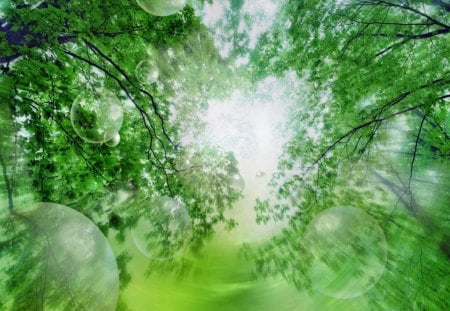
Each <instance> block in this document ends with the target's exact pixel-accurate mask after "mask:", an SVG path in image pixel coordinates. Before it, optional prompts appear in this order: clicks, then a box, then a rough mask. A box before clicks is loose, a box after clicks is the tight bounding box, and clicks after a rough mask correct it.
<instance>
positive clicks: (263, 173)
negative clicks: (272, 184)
mask: <svg viewBox="0 0 450 311" xmlns="http://www.w3.org/2000/svg"><path fill="white" fill-rule="evenodd" d="M266 176H267V174H266V173H265V172H263V171H259V172H258V173H256V178H263V177H266Z"/></svg>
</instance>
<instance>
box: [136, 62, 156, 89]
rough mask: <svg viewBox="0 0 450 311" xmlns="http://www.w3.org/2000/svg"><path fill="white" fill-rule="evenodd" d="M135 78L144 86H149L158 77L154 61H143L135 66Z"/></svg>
mask: <svg viewBox="0 0 450 311" xmlns="http://www.w3.org/2000/svg"><path fill="white" fill-rule="evenodd" d="M135 74H136V78H137V79H138V80H139V82H141V83H142V84H144V85H150V84H152V83H154V82H156V80H158V77H159V68H158V66H157V65H156V63H155V61H151V60H143V61H141V62H140V63H139V64H138V65H137V66H136V73H135Z"/></svg>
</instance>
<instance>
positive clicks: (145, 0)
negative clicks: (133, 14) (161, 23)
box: [136, 0, 187, 16]
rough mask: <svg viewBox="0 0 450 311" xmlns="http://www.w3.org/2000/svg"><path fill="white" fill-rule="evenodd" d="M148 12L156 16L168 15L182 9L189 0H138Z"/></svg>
mask: <svg viewBox="0 0 450 311" xmlns="http://www.w3.org/2000/svg"><path fill="white" fill-rule="evenodd" d="M136 2H137V3H138V4H139V6H140V7H141V8H142V9H144V10H145V11H146V12H148V13H150V14H152V15H156V16H168V15H172V14H174V13H176V12H178V11H180V10H181V9H182V8H183V7H184V6H185V5H186V2H187V0H136Z"/></svg>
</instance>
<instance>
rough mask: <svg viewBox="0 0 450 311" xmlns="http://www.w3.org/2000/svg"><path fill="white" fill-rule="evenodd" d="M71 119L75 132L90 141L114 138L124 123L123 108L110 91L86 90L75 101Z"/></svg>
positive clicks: (104, 140)
mask: <svg viewBox="0 0 450 311" xmlns="http://www.w3.org/2000/svg"><path fill="white" fill-rule="evenodd" d="M70 119H71V122H72V127H73V129H74V130H75V132H76V133H77V134H78V136H80V137H81V138H82V139H84V140H85V141H87V142H89V143H104V142H106V141H108V140H111V139H113V138H114V136H115V135H116V134H117V133H118V132H119V130H120V128H121V127H122V123H123V108H122V105H121V104H120V101H119V99H118V98H117V97H116V96H115V95H114V94H113V93H112V92H110V91H108V90H106V89H101V90H99V91H97V92H85V93H82V94H81V95H79V96H78V97H77V98H76V99H75V101H74V102H73V105H72V109H71V114H70Z"/></svg>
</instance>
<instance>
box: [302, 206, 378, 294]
mask: <svg viewBox="0 0 450 311" xmlns="http://www.w3.org/2000/svg"><path fill="white" fill-rule="evenodd" d="M302 245H303V246H304V250H305V252H307V254H308V255H310V260H311V261H310V264H309V265H308V266H309V270H308V275H309V277H310V279H311V284H312V287H313V289H315V290H316V291H319V292H321V293H323V294H325V295H327V296H331V297H335V298H340V299H345V298H353V297H357V296H359V295H362V294H363V293H365V292H367V291H368V290H370V289H371V288H372V287H373V286H374V285H375V284H376V283H377V281H378V280H379V279H380V277H381V276H382V274H383V272H384V269H385V265H386V260H387V243H386V238H385V236H384V233H383V231H382V229H381V227H380V226H379V225H378V223H377V221H376V220H375V219H374V218H373V217H372V216H370V215H369V214H367V213H366V212H364V211H363V210H361V209H358V208H353V207H333V208H329V209H326V210H325V211H323V212H321V213H320V214H318V215H317V216H316V217H315V218H314V219H313V220H312V221H311V222H310V223H309V224H308V226H307V228H306V230H305V233H304V235H303V237H302Z"/></svg>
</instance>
